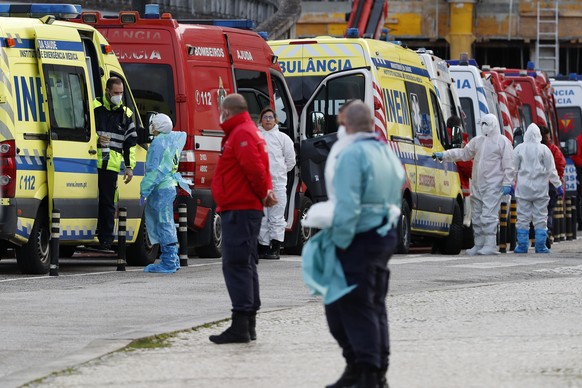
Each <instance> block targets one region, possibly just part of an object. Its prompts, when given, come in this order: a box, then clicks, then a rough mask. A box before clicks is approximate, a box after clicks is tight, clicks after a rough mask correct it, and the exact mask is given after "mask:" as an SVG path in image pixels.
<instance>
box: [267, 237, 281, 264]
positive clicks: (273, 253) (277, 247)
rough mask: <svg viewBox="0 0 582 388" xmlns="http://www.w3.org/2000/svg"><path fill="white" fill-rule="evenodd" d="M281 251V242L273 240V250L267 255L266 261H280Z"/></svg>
mask: <svg viewBox="0 0 582 388" xmlns="http://www.w3.org/2000/svg"><path fill="white" fill-rule="evenodd" d="M280 249H281V242H280V241H277V240H271V248H270V249H269V252H267V254H266V255H265V259H270V260H279V259H280V257H279V251H280Z"/></svg>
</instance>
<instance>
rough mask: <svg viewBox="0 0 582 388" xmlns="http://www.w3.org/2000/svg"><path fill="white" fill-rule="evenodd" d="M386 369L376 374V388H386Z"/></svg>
mask: <svg viewBox="0 0 582 388" xmlns="http://www.w3.org/2000/svg"><path fill="white" fill-rule="evenodd" d="M386 373H388V368H387V367H386V368H382V369H380V371H379V372H378V388H388V378H387V377H386Z"/></svg>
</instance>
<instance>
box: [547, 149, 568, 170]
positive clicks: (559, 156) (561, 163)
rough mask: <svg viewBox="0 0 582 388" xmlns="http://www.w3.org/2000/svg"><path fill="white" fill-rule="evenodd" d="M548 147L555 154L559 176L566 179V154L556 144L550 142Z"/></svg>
mask: <svg viewBox="0 0 582 388" xmlns="http://www.w3.org/2000/svg"><path fill="white" fill-rule="evenodd" d="M548 148H549V149H550V151H552V155H553V156H554V164H555V165H556V170H557V171H558V176H559V177H560V179H564V169H565V168H566V158H565V157H564V154H563V153H562V151H561V150H560V149H559V148H558V146H557V145H555V144H552V143H550V144H549V145H548Z"/></svg>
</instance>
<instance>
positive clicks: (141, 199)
mask: <svg viewBox="0 0 582 388" xmlns="http://www.w3.org/2000/svg"><path fill="white" fill-rule="evenodd" d="M145 203H146V197H144V196H143V195H140V196H139V206H140V207H143V205H145Z"/></svg>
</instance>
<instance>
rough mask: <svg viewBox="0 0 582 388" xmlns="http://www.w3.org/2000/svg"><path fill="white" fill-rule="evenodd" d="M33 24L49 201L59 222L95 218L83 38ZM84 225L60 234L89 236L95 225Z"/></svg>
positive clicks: (94, 174)
mask: <svg viewBox="0 0 582 388" xmlns="http://www.w3.org/2000/svg"><path fill="white" fill-rule="evenodd" d="M35 30H36V49H37V57H38V64H39V71H40V75H41V79H42V83H43V85H44V87H45V89H44V90H45V91H46V95H44V96H43V97H44V110H45V112H46V123H47V126H48V140H49V144H48V149H47V173H48V185H49V196H50V198H51V199H52V203H51V205H52V206H53V207H54V208H56V209H59V210H60V213H61V222H62V223H63V225H66V224H69V225H71V224H79V223H80V222H79V221H75V222H72V223H71V222H67V219H77V220H78V219H91V222H90V223H92V224H93V223H94V222H95V221H96V219H97V214H98V208H97V204H98V197H97V194H98V187H97V150H96V135H95V134H94V131H93V130H92V125H91V123H92V121H93V120H94V118H93V117H94V115H93V109H92V103H91V101H92V99H93V97H92V96H91V92H90V91H89V90H88V87H87V85H88V84H89V75H88V73H87V66H86V63H85V54H84V49H83V43H82V42H81V39H80V37H79V35H78V34H76V33H74V34H72V33H71V32H72V31H71V30H72V29H71V28H70V27H68V28H67V27H60V26H54V25H42V26H37V27H35ZM73 32H75V31H74V30H73ZM83 225H86V223H83ZM83 229H85V230H75V231H73V232H72V233H68V234H67V233H64V232H63V233H62V234H61V238H63V237H65V236H64V235H67V236H69V237H70V238H71V239H91V238H92V234H93V232H92V229H93V228H89V230H87V228H83Z"/></svg>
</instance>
